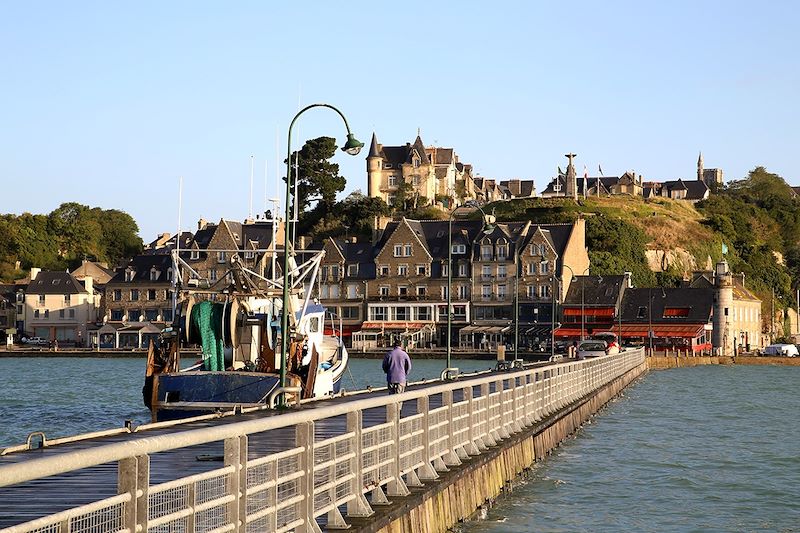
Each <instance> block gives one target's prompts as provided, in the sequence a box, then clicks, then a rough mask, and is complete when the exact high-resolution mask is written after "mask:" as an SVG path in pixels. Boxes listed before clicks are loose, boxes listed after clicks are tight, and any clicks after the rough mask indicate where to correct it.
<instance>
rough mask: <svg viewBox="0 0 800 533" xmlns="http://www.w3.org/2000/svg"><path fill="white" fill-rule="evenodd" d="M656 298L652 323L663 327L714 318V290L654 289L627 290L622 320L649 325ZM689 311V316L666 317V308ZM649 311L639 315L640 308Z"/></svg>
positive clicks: (623, 301)
mask: <svg viewBox="0 0 800 533" xmlns="http://www.w3.org/2000/svg"><path fill="white" fill-rule="evenodd" d="M651 296H652V301H653V308H652V322H653V323H654V324H655V323H661V324H685V323H692V324H705V323H707V322H708V321H709V320H710V318H711V315H712V311H713V307H714V289H693V288H686V287H679V288H665V289H662V288H661V287H653V288H652V289H649V288H641V289H626V290H625V295H624V297H623V299H622V320H623V322H626V323H645V324H646V323H648V321H649V318H648V312H647V306H648V299H650V297H651ZM665 307H672V308H689V314H688V316H685V317H675V318H663V316H664V308H665ZM640 308H643V309H644V310H645V311H644V313H643V316H639V309H640Z"/></svg>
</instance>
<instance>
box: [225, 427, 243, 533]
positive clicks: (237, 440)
mask: <svg viewBox="0 0 800 533" xmlns="http://www.w3.org/2000/svg"><path fill="white" fill-rule="evenodd" d="M223 456H224V460H225V463H224V464H225V466H232V467H233V472H231V474H230V477H229V478H228V483H227V485H228V486H227V492H228V494H231V495H232V496H233V500H232V501H231V502H229V503H228V524H230V525H232V526H233V531H235V532H236V531H240V528H241V526H242V524H243V522H244V520H245V519H246V517H247V505H246V504H247V497H246V494H245V493H246V491H247V470H246V469H247V435H242V436H240V437H231V438H229V439H225V443H224V445H223Z"/></svg>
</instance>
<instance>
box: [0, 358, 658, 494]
mask: <svg viewBox="0 0 800 533" xmlns="http://www.w3.org/2000/svg"><path fill="white" fill-rule="evenodd" d="M637 352H638V355H640V356H641V358H642V360H643V359H644V353H643V349H638V350H627V351H625V352H621V353H619V354H614V355H607V356H604V357H598V358H594V359H587V360H584V361H568V362H565V363H559V364H556V365H552V366H547V367H536V368H530V369H523V370H517V371H510V372H502V373H493V374H491V375H489V376H486V377H476V378H468V379H463V380H459V381H454V382H445V383H441V384H439V385H433V386H430V387H425V388H422V389H419V390H410V391H406V392H404V393H402V394H392V395H380V396H372V397H368V398H361V399H354V400H352V401H348V402H342V403H338V404H328V405H320V406H319V407H315V408H314V409H307V410H301V411H290V413H291V416H271V417H266V418H261V419H255V420H246V421H242V422H234V423H230V424H223V425H220V426H215V427H211V428H197V429H188V430H184V431H177V432H174V433H170V434H168V435H158V436H152V437H143V438H141V439H134V440H131V441H127V442H118V443H112V444H101V445H98V446H94V447H91V448H88V449H83V450H76V451H73V452H66V453H62V454H58V455H52V456H49V457H41V458H37V459H31V460H29V461H22V462H18V463H13V464H7V465H2V466H0V487H5V486H10V485H15V484H18V483H23V482H26V481H31V480H34V479H39V478H43V477H48V476H52V475H57V474H63V473H65V472H71V471H74V470H79V469H83V468H89V467H93V466H97V465H101V464H105V463H110V462H114V461H119V460H121V459H126V458H130V457H136V456H141V455H149V454H153V453H159V452H165V451H169V450H174V449H178V448H186V447H189V446H196V445H200V444H207V443H209V442H218V441H222V440H225V439H228V438H233V437H240V436H242V435H247V434H251V433H261V432H264V431H269V430H275V429H279V428H284V427H288V426H296V425H298V424H301V423H305V422H312V421H315V420H320V419H326V418H332V417H335V416H341V415H346V414H347V413H351V412H353V411H363V410H365V409H371V408H375V407H382V406H386V405H389V404H393V403H397V402H406V401H411V400H416V399H418V398H423V397H430V396H433V395H436V394H440V393H443V392H449V391H454V390H457V389H465V388H468V387H474V386H480V385H486V384H489V383H492V382H497V381H503V380H509V379H514V378H517V377H521V376H525V375H528V374H537V373H544V372H551V373H552V372H554V371H556V370H558V369H561V368H564V367H568V366H571V365H574V366H578V367H580V366H584V367H591V366H599V365H601V364H602V363H604V362H605V361H608V360H609V359H621V360H624V359H626V358H628V357H631V356H633V355H636V354H637Z"/></svg>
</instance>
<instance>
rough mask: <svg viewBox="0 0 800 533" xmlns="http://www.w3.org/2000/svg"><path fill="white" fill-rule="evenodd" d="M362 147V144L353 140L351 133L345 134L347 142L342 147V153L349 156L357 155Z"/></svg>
mask: <svg viewBox="0 0 800 533" xmlns="http://www.w3.org/2000/svg"><path fill="white" fill-rule="evenodd" d="M363 147H364V143H362V142H361V141H359V140H358V139H356V138H355V136H354V135H353V134H352V133H348V134H347V142H346V143H344V146H342V151H343V152H347V153H348V154H350V155H358V152H360V151H361V149H362V148H363Z"/></svg>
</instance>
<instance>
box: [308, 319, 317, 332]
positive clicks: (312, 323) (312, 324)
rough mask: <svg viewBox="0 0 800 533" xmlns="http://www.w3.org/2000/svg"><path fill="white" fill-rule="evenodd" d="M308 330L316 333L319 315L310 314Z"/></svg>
mask: <svg viewBox="0 0 800 533" xmlns="http://www.w3.org/2000/svg"><path fill="white" fill-rule="evenodd" d="M308 331H310V332H311V333H316V332H317V331H319V317H318V316H312V317H311V318H310V319H309V320H308Z"/></svg>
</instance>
